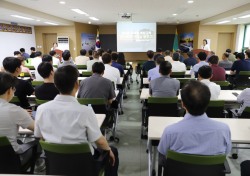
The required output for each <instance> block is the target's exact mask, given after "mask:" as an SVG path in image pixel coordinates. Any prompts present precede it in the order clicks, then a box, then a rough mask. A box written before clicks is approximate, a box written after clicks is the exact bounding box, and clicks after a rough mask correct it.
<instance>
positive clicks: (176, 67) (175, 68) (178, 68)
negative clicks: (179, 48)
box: [172, 52, 187, 72]
mask: <svg viewBox="0 0 250 176" xmlns="http://www.w3.org/2000/svg"><path fill="white" fill-rule="evenodd" d="M173 60H174V61H173V62H172V72H183V71H186V69H187V68H186V65H185V64H184V63H182V62H180V54H179V53H177V52H175V53H174V54H173Z"/></svg>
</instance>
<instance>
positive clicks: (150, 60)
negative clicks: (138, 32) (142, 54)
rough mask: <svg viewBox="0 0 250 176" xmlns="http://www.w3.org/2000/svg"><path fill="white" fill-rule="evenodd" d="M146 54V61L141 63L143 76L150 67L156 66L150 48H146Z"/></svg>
mask: <svg viewBox="0 0 250 176" xmlns="http://www.w3.org/2000/svg"><path fill="white" fill-rule="evenodd" d="M147 56H148V61H147V62H145V63H144V64H143V65H142V71H143V76H147V72H148V71H149V70H150V69H152V68H155V67H156V65H155V61H154V59H153V57H154V52H153V51H152V50H148V51H147Z"/></svg>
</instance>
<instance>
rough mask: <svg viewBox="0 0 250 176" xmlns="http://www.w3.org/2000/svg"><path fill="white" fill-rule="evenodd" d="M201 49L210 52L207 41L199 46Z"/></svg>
mask: <svg viewBox="0 0 250 176" xmlns="http://www.w3.org/2000/svg"><path fill="white" fill-rule="evenodd" d="M201 49H204V50H206V51H211V49H210V46H209V44H208V43H207V40H206V39H204V40H203V45H201Z"/></svg>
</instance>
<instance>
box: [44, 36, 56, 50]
mask: <svg viewBox="0 0 250 176" xmlns="http://www.w3.org/2000/svg"><path fill="white" fill-rule="evenodd" d="M53 43H57V34H56V33H51V34H48V33H46V34H43V46H44V48H43V52H44V53H43V54H49V52H50V50H51V48H52V47H53Z"/></svg>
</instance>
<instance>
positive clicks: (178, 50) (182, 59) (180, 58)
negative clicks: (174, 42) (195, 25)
mask: <svg viewBox="0 0 250 176" xmlns="http://www.w3.org/2000/svg"><path fill="white" fill-rule="evenodd" d="M176 52H177V53H179V61H180V62H184V60H185V58H184V57H183V56H182V53H181V50H180V49H177V50H176Z"/></svg>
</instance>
